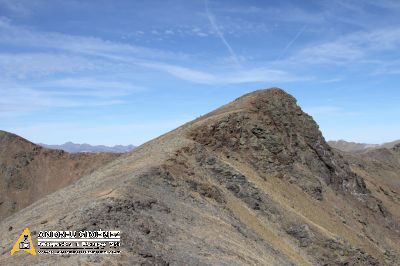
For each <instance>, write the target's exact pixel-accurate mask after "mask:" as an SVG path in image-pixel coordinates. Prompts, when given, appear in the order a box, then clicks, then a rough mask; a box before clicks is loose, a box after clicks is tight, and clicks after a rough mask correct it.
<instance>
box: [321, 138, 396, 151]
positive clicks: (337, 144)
mask: <svg viewBox="0 0 400 266" xmlns="http://www.w3.org/2000/svg"><path fill="white" fill-rule="evenodd" d="M399 143H400V140H395V141H392V142H386V143H383V144H366V143H357V142H349V141H345V140H335V141H328V144H329V145H330V146H331V147H333V148H335V149H338V150H341V151H345V152H363V151H368V150H372V149H380V148H387V149H391V148H393V147H394V146H395V145H396V144H399Z"/></svg>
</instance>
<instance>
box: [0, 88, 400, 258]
mask: <svg viewBox="0 0 400 266" xmlns="http://www.w3.org/2000/svg"><path fill="white" fill-rule="evenodd" d="M394 153H395V152H393V151H391V152H390V154H391V155H393V154H394ZM394 158H397V157H394ZM364 163H365V165H366V166H365V167H366V168H362V166H363V165H364ZM377 163H379V165H381V166H382V165H384V164H385V162H384V161H379V162H377V161H376V160H375V159H371V160H370V161H368V162H367V161H366V160H364V158H353V157H351V158H350V157H348V155H346V154H340V153H339V152H338V151H336V150H333V149H331V148H330V147H329V146H328V145H327V143H326V142H325V140H324V138H323V136H322V135H321V132H320V131H319V130H318V126H317V124H316V123H315V122H314V121H313V119H312V118H311V117H310V116H309V115H307V114H305V113H304V112H303V111H302V110H301V109H300V107H299V106H297V104H296V100H295V99H294V98H293V97H292V96H290V95H288V94H287V93H285V92H284V91H282V90H280V89H276V88H274V89H269V90H260V91H256V92H254V93H250V94H247V95H244V96H243V97H240V98H238V99H237V100H235V101H233V102H232V103H230V104H227V105H225V106H223V107H221V108H219V109H217V110H215V111H213V112H211V113H209V114H207V115H205V116H203V117H200V118H199V119H197V120H194V121H192V122H190V123H188V124H186V125H183V126H182V127H180V128H178V129H176V130H173V131H171V132H170V133H168V134H165V135H163V136H161V137H159V138H157V139H154V140H152V141H150V142H148V143H146V144H144V145H142V146H140V147H138V148H136V149H135V150H134V151H133V152H131V153H130V154H128V155H126V156H123V157H121V158H118V159H116V160H115V161H113V162H112V163H110V164H109V165H107V167H105V168H101V169H98V170H97V171H94V172H93V173H92V174H89V175H87V176H85V177H83V178H80V179H79V180H77V181H76V182H74V183H73V184H72V185H70V186H68V187H65V188H63V189H61V190H58V191H57V192H55V193H53V194H51V195H48V196H47V197H46V198H45V199H42V200H40V201H38V202H36V203H35V204H34V205H32V206H31V207H30V209H29V211H25V210H26V209H25V210H22V211H21V212H18V213H16V214H14V215H13V216H10V217H8V218H6V219H4V220H3V221H1V222H0V235H2V236H4V237H3V240H2V243H1V246H0V265H3V264H4V265H8V264H10V263H11V262H12V263H20V264H27V263H30V264H32V263H35V264H47V265H49V264H57V265H71V264H83V265H87V264H95V263H96V264H99V265H114V264H121V265H400V223H399V221H400V212H399V209H400V208H399V206H400V197H399V195H400V190H398V189H396V188H393V187H392V188H390V187H389V186H388V184H392V183H388V182H383V180H382V179H381V178H382V177H384V176H385V175H386V174H388V173H390V174H393V176H394V177H396V175H395V173H396V172H397V173H398V172H399V169H400V168H396V167H397V166H395V165H389V166H388V167H387V168H385V169H384V171H383V172H382V173H381V172H379V171H373V170H374V169H377V167H376V166H377ZM21 164H22V165H24V164H25V158H24V159H21ZM31 164H32V163H29V164H28V165H31ZM370 167H371V168H370ZM366 169H367V170H366ZM375 175H376V176H375ZM365 180H366V181H365ZM396 180H398V179H396ZM15 185H16V186H17V187H18V186H19V185H17V184H15ZM381 189H382V190H381ZM66 201H67V202H68V203H69V204H68V205H65V204H64V202H66ZM63 204H64V205H63ZM59 206H63V209H62V211H61V210H60V208H59ZM43 220H46V221H47V222H46V223H41V222H42V221H43ZM11 225H12V229H11V230H8V229H7V228H10V226H11ZM26 226H29V228H30V229H31V230H36V231H38V230H98V229H103V230H104V229H115V230H121V239H122V240H121V241H122V242H121V248H122V254H121V256H114V255H113V256H97V257H96V256H85V257H82V256H72V255H71V256H69V257H58V256H35V257H33V256H30V257H29V256H28V257H26V256H25V257H24V256H18V257H16V258H14V257H13V258H11V259H10V257H9V256H7V255H8V252H9V250H8V249H9V248H10V246H11V245H12V244H13V241H15V240H14V239H15V238H16V237H17V236H16V234H17V232H19V231H21V229H23V228H25V227H26Z"/></svg>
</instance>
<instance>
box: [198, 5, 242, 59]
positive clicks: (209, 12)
mask: <svg viewBox="0 0 400 266" xmlns="http://www.w3.org/2000/svg"><path fill="white" fill-rule="evenodd" d="M204 5H205V10H206V15H207V18H208V20H209V22H210V24H211V26H212V28H213V29H214V30H215V32H216V33H217V35H218V37H219V38H220V39H221V41H222V43H223V44H224V45H225V47H226V48H227V49H228V51H229V54H230V55H231V56H232V58H233V60H234V62H235V65H236V66H237V67H241V64H240V61H239V59H238V57H237V55H236V53H235V51H234V50H233V48H232V46H231V45H230V44H229V43H228V41H227V40H226V38H225V36H224V34H223V33H222V31H221V30H220V28H219V26H218V24H217V22H216V19H215V17H214V15H213V14H212V13H211V11H210V9H209V7H208V1H207V0H204Z"/></svg>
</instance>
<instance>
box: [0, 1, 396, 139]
mask: <svg viewBox="0 0 400 266" xmlns="http://www.w3.org/2000/svg"><path fill="white" fill-rule="evenodd" d="M399 13H400V2H399V1H397V0H381V1H373V0H363V1H361V0H354V1H345V0H335V1H324V0H322V1H300V0H298V1H294V0H293V1H254V0H246V1H238V0H230V1H212V0H208V1H194V0H193V1H188V0H163V1H122V0H119V1H104V0H96V1H76V0H68V1H65V0H51V1H50V0H49V1H32V0H26V1H20V0H0V129H3V130H7V131H11V132H14V133H17V134H19V135H21V136H23V137H25V138H28V139H29V140H31V141H34V142H43V143H48V144H59V143H64V142H66V141H73V142H78V143H82V142H85V143H90V144H105V145H113V144H135V145H138V144H141V143H143V142H145V141H147V140H150V139H152V138H154V137H157V136H158V135H160V134H162V133H165V132H167V131H169V130H171V129H173V128H175V127H177V126H179V125H181V124H183V123H184V122H187V121H190V120H192V119H194V118H196V117H198V116H200V115H202V114H205V113H207V112H209V111H211V110H213V109H214V108H216V107H219V106H220V105H222V104H225V103H227V102H229V101H231V100H233V99H235V98H237V97H239V96H240V95H242V94H244V93H247V92H250V91H252V90H255V89H259V88H268V87H272V86H277V87H281V88H283V89H285V90H286V91H288V92H289V93H291V94H292V95H294V96H295V97H296V98H297V99H298V102H299V104H300V105H301V106H302V108H303V109H304V110H305V111H306V112H308V113H310V114H311V115H312V116H313V117H314V118H315V119H316V121H317V122H318V123H319V125H320V128H321V130H322V132H323V134H324V136H325V137H326V139H346V140H351V141H357V142H367V143H381V142H386V141H391V140H394V139H400V123H399V116H400V105H399V102H400V90H399V77H400V49H399V48H400V17H399V16H398V14H399Z"/></svg>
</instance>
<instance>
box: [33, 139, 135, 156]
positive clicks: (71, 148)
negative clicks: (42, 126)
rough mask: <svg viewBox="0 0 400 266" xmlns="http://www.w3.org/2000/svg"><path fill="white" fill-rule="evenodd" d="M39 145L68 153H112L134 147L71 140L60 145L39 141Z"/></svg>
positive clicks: (127, 150) (123, 151) (126, 150)
mask: <svg viewBox="0 0 400 266" xmlns="http://www.w3.org/2000/svg"><path fill="white" fill-rule="evenodd" d="M39 145H40V146H43V147H45V148H49V149H57V150H64V151H66V152H70V153H78V152H112V153H125V152H129V151H132V150H133V149H134V148H136V147H135V146H134V145H126V146H124V145H115V146H105V145H90V144H87V143H83V144H78V143H73V142H71V141H68V142H65V143H64V144H61V145H48V144H43V143H39Z"/></svg>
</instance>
